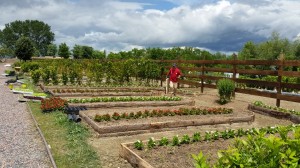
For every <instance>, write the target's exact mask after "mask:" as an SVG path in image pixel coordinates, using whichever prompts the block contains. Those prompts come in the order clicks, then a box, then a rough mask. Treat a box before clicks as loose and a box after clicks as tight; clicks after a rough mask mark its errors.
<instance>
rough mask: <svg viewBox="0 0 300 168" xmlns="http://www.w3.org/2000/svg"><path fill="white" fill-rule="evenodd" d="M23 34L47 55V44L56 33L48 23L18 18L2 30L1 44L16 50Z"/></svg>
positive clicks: (42, 53) (0, 32) (52, 39)
mask: <svg viewBox="0 0 300 168" xmlns="http://www.w3.org/2000/svg"><path fill="white" fill-rule="evenodd" d="M22 36H25V37H28V38H29V39H30V40H31V41H32V42H33V44H34V45H35V47H36V48H37V50H38V51H39V53H40V54H41V55H46V53H47V46H48V45H49V44H51V43H52V42H53V41H54V33H53V32H51V28H50V26H49V25H48V24H45V23H44V22H42V21H38V20H25V21H19V20H17V21H14V22H11V23H8V24H6V25H5V28H4V29H3V30H2V31H0V44H1V45H6V46H7V47H8V48H9V49H11V50H15V48H16V46H15V44H16V41H17V40H18V39H19V38H20V37H22Z"/></svg>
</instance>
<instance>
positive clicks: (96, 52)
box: [92, 50, 106, 59]
mask: <svg viewBox="0 0 300 168" xmlns="http://www.w3.org/2000/svg"><path fill="white" fill-rule="evenodd" d="M105 57H106V53H105V51H99V50H94V51H93V57H92V58H94V59H104V58H105Z"/></svg>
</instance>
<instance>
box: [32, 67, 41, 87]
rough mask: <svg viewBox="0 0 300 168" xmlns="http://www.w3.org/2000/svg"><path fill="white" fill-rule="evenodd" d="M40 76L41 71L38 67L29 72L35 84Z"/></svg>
mask: <svg viewBox="0 0 300 168" xmlns="http://www.w3.org/2000/svg"><path fill="white" fill-rule="evenodd" d="M40 77H41V71H40V70H39V69H37V70H34V71H32V72H31V78H32V82H33V84H35V85H36V84H37V83H38V82H39V80H40Z"/></svg>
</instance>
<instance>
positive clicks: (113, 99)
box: [68, 96, 181, 103]
mask: <svg viewBox="0 0 300 168" xmlns="http://www.w3.org/2000/svg"><path fill="white" fill-rule="evenodd" d="M180 100H181V98H180V97H169V96H151V97H143V96H137V97H132V96H126V97H95V98H72V99H69V100H68V102H69V103H94V102H124V101H126V102H128V101H180Z"/></svg>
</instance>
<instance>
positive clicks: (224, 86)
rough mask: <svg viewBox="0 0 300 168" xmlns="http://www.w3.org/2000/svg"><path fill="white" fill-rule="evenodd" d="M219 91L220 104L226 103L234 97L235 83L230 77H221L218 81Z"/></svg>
mask: <svg viewBox="0 0 300 168" xmlns="http://www.w3.org/2000/svg"><path fill="white" fill-rule="evenodd" d="M217 88H218V93H219V96H220V100H219V102H220V104H226V103H227V102H229V101H230V100H231V98H232V94H233V92H234V90H235V84H234V82H233V81H232V80H230V79H227V78H225V79H220V80H219V81H218V83H217Z"/></svg>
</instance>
